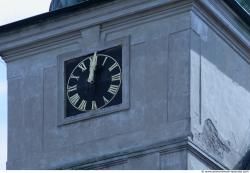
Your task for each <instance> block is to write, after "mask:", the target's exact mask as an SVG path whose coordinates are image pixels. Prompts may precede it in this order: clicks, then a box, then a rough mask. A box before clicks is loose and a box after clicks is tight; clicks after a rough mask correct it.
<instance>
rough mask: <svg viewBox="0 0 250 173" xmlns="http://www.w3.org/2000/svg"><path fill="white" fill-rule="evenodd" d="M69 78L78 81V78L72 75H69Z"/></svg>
mask: <svg viewBox="0 0 250 173" xmlns="http://www.w3.org/2000/svg"><path fill="white" fill-rule="evenodd" d="M70 78H72V79H76V80H78V79H79V76H74V75H73V73H71V75H70Z"/></svg>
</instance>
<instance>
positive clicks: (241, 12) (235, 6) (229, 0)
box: [224, 0, 250, 26]
mask: <svg viewBox="0 0 250 173" xmlns="http://www.w3.org/2000/svg"><path fill="white" fill-rule="evenodd" d="M224 1H225V2H226V4H227V5H228V6H229V7H230V8H231V9H232V10H233V11H234V12H235V13H236V14H237V15H238V16H239V17H240V18H241V19H242V20H243V21H244V22H245V23H246V24H247V25H248V26H250V15H249V14H248V13H247V11H246V10H245V9H244V8H243V7H242V6H240V4H239V3H238V2H237V1H236V0H224Z"/></svg>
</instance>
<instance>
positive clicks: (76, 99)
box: [69, 93, 80, 106]
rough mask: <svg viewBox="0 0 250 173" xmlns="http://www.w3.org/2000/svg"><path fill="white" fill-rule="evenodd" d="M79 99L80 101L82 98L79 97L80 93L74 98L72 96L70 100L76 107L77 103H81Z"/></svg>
mask: <svg viewBox="0 0 250 173" xmlns="http://www.w3.org/2000/svg"><path fill="white" fill-rule="evenodd" d="M79 99H80V97H79V95H78V93H76V94H74V95H73V96H71V97H70V98H69V100H70V102H71V104H72V105H74V106H75V105H76V104H77V102H78V101H79Z"/></svg>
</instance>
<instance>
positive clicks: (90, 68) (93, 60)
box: [88, 52, 97, 83]
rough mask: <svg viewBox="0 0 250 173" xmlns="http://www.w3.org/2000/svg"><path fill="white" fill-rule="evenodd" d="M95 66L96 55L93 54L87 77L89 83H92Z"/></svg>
mask: <svg viewBox="0 0 250 173" xmlns="http://www.w3.org/2000/svg"><path fill="white" fill-rule="evenodd" d="M96 65H97V53H96V52H95V54H94V55H93V57H91V58H90V67H89V77H88V82H89V83H94V77H95V69H96Z"/></svg>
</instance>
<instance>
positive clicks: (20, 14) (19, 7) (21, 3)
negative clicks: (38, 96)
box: [0, 0, 51, 170]
mask: <svg viewBox="0 0 250 173" xmlns="http://www.w3.org/2000/svg"><path fill="white" fill-rule="evenodd" d="M50 1H51V0H0V27H1V26H2V25H5V24H7V23H12V22H15V21H18V20H21V19H25V18H28V17H31V16H34V15H37V14H41V13H45V12H47V11H48V9H49V4H50ZM6 78H7V77H6V65H5V63H4V62H3V61H2V60H1V58H0V170H2V169H6V166H5V165H6V160H7V79H6Z"/></svg>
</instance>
